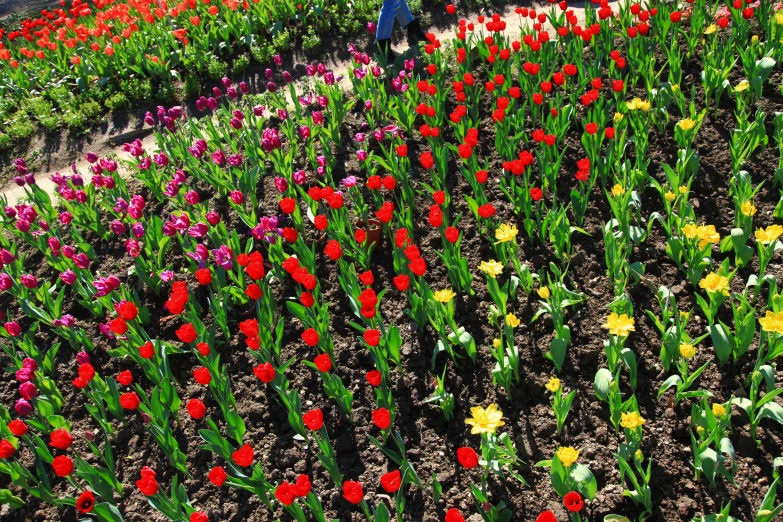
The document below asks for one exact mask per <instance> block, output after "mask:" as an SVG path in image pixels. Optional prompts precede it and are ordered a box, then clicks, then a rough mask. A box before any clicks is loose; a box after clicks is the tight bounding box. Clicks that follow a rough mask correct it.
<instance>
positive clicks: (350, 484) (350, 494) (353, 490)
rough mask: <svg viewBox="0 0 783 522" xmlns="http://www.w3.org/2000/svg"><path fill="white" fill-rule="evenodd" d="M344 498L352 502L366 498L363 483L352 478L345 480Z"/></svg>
mask: <svg viewBox="0 0 783 522" xmlns="http://www.w3.org/2000/svg"><path fill="white" fill-rule="evenodd" d="M343 498H345V500H347V501H348V502H350V503H351V504H358V503H359V502H361V501H362V499H363V498H364V491H362V485H361V484H359V483H358V482H354V481H352V480H346V481H345V482H343Z"/></svg>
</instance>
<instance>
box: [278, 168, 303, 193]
mask: <svg viewBox="0 0 783 522" xmlns="http://www.w3.org/2000/svg"><path fill="white" fill-rule="evenodd" d="M298 172H302V171H298ZM296 174H297V173H296V172H295V173H294V179H295V178H296ZM302 176H304V172H302ZM275 188H276V189H277V191H278V192H285V190H286V189H287V188H288V181H286V179H285V178H281V177H275Z"/></svg>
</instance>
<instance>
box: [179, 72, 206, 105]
mask: <svg viewBox="0 0 783 522" xmlns="http://www.w3.org/2000/svg"><path fill="white" fill-rule="evenodd" d="M182 93H183V96H184V97H185V98H186V99H191V98H196V97H197V96H198V95H200V94H201V83H200V82H199V79H198V76H196V75H195V74H189V75H187V76H186V77H185V85H184V87H183V88H182Z"/></svg>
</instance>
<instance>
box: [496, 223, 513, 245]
mask: <svg viewBox="0 0 783 522" xmlns="http://www.w3.org/2000/svg"><path fill="white" fill-rule="evenodd" d="M518 233H519V230H517V226H516V225H509V224H506V223H503V224H501V225H500V226H499V227H498V228H497V230H495V239H497V242H498V243H508V242H509V241H513V240H514V238H515V237H517V234H518Z"/></svg>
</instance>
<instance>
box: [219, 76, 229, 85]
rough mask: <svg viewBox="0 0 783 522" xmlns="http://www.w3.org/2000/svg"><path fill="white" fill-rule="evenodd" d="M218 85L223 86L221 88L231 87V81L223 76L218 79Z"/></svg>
mask: <svg viewBox="0 0 783 522" xmlns="http://www.w3.org/2000/svg"><path fill="white" fill-rule="evenodd" d="M220 83H222V84H223V87H230V86H231V80H230V79H229V78H228V77H226V76H224V77H222V78H221V79H220Z"/></svg>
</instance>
